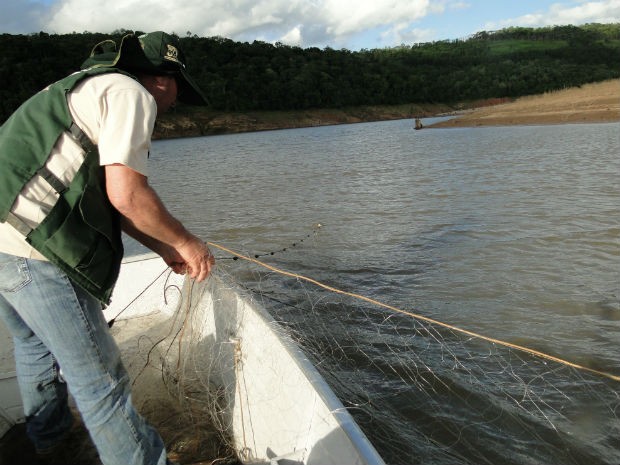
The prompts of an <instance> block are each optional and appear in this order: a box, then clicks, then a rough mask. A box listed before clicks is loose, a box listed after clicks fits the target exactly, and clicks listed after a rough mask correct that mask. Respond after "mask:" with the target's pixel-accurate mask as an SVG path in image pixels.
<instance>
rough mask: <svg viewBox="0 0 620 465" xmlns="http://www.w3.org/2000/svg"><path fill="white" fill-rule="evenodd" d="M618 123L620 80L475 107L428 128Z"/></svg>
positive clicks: (619, 113) (619, 119) (619, 115)
mask: <svg viewBox="0 0 620 465" xmlns="http://www.w3.org/2000/svg"><path fill="white" fill-rule="evenodd" d="M615 121H620V79H613V80H609V81H603V82H598V83H593V84H586V85H583V86H581V87H575V88H570V89H565V90H560V91H555V92H549V93H546V94H543V95H534V96H528V97H522V98H519V99H517V100H515V101H514V102H510V103H503V104H500V105H494V106H487V107H484V108H477V109H474V110H471V111H468V112H464V113H463V114H461V115H459V116H457V117H456V118H453V119H450V120H447V121H442V122H440V123H437V124H433V125H431V126H428V127H475V126H508V125H515V124H518V125H524V124H565V123H604V122H615Z"/></svg>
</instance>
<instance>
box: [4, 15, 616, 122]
mask: <svg viewBox="0 0 620 465" xmlns="http://www.w3.org/2000/svg"><path fill="white" fill-rule="evenodd" d="M124 33H126V31H124V30H119V31H116V32H115V33H114V34H99V33H89V32H85V33H81V34H77V33H75V34H63V35H55V34H47V33H44V32H41V33H38V34H30V35H11V34H2V35H0V49H1V50H2V51H3V53H2V56H1V57H0V81H1V82H2V88H1V89H0V122H3V121H4V120H5V119H6V118H7V117H8V116H9V115H10V114H11V113H12V112H13V111H14V110H15V108H17V106H18V105H20V104H21V103H22V102H23V101H24V100H26V99H27V98H28V97H30V96H31V95H33V94H34V93H35V92H37V91H38V90H40V89H42V88H43V87H45V86H46V85H47V84H49V83H50V82H53V81H55V80H57V79H60V78H62V77H64V76H65V75H67V74H68V73H70V72H72V71H75V70H76V69H78V67H79V65H80V64H81V63H82V61H83V60H84V59H85V58H86V57H87V56H88V54H89V52H90V50H91V48H92V46H93V45H94V44H95V43H97V42H99V41H101V40H103V39H106V38H110V37H112V38H115V39H117V40H120V38H121V37H122V36H123V34H124ZM180 40H181V42H182V44H183V47H184V49H185V51H186V54H187V55H188V61H189V71H190V73H191V74H192V75H193V76H194V77H195V79H196V80H197V81H198V83H199V85H200V86H201V87H202V88H203V89H204V91H205V93H206V94H207V96H208V98H209V101H210V104H211V108H210V110H211V111H218V112H247V111H259V110H260V111H273V110H286V111H291V110H305V109H313V108H314V109H316V108H321V109H341V108H345V107H352V106H363V105H402V104H418V105H423V104H450V105H454V104H455V103H456V102H462V101H472V100H481V99H490V98H515V97H520V96H523V95H531V94H539V93H543V92H548V91H552V90H557V89H563V88H568V87H574V86H579V85H582V84H585V83H590V82H598V81H603V80H607V79H612V78H617V77H620V60H619V59H618V57H620V24H588V25H585V26H580V27H576V26H555V27H547V28H508V29H502V30H500V31H483V32H479V33H477V34H475V35H474V36H472V37H470V38H468V39H464V40H451V41H438V42H431V43H420V44H413V45H401V46H399V47H393V48H383V49H373V50H361V51H356V52H353V51H349V50H344V49H343V50H334V49H331V48H325V49H318V48H307V49H302V48H300V47H293V46H287V45H283V44H280V43H276V44H275V45H273V44H269V43H265V42H260V41H254V42H253V43H247V42H234V41H232V40H230V39H226V38H222V37H198V36H196V35H193V34H191V32H188V33H187V35H186V36H185V37H181V38H180ZM179 111H181V112H182V111H183V110H182V109H181V110H179Z"/></svg>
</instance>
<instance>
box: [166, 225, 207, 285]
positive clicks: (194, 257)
mask: <svg viewBox="0 0 620 465" xmlns="http://www.w3.org/2000/svg"><path fill="white" fill-rule="evenodd" d="M176 252H178V255H179V257H180V258H181V260H182V262H175V261H173V262H172V263H174V266H172V265H170V264H169V266H170V267H171V268H172V269H173V270H174V271H175V272H177V273H178V271H177V269H179V266H180V267H181V269H183V271H186V272H187V273H188V274H189V276H190V278H193V279H195V280H196V281H199V282H200V281H203V280H204V279H206V278H207V276H209V274H210V273H211V269H212V268H213V266H214V265H215V257H214V256H213V254H212V253H211V251H210V250H209V247H207V244H205V243H204V242H203V241H201V240H200V239H198V238H197V237H195V236H193V237H192V238H191V239H190V240H188V241H186V242H185V243H183V244H182V245H181V246H179V247H177V248H176ZM164 259H165V258H164ZM166 263H167V262H166ZM175 267H176V269H175Z"/></svg>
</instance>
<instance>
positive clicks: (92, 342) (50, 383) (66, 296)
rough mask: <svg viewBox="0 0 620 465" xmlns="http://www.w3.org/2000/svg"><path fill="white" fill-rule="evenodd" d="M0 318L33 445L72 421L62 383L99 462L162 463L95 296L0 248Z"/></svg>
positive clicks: (40, 445)
mask: <svg viewBox="0 0 620 465" xmlns="http://www.w3.org/2000/svg"><path fill="white" fill-rule="evenodd" d="M0 318H2V320H3V321H4V323H5V324H6V326H7V328H8V329H9V331H10V332H11V334H12V336H13V342H14V347H15V362H16V371H17V379H18V383H19V388H20V392H21V395H22V401H23V404H24V413H25V415H26V425H27V426H26V430H27V432H28V435H29V437H30V439H31V440H32V441H33V443H34V445H35V447H36V448H37V450H40V449H46V448H49V447H51V446H53V445H55V444H56V443H58V441H59V440H60V438H61V437H62V436H63V434H64V433H65V432H66V431H67V430H68V429H69V428H70V427H71V425H72V423H73V418H72V416H71V412H70V410H69V406H68V404H67V397H68V395H67V386H68V388H69V391H70V392H71V395H72V396H73V398H74V399H75V402H76V404H77V407H78V409H79V411H80V413H81V415H82V419H83V421H84V424H85V425H86V427H87V428H88V431H89V433H90V435H91V437H92V439H93V442H94V444H95V446H96V447H97V450H98V452H99V457H100V459H101V461H102V462H103V463H104V464H105V465H138V464H140V465H164V464H165V463H166V451H165V447H164V444H163V441H162V439H161V437H160V436H159V434H158V433H157V431H155V429H153V428H152V427H151V426H149V425H148V424H147V423H146V422H145V420H144V419H143V418H142V416H140V415H139V414H138V413H137V412H136V410H135V409H134V407H133V404H132V402H131V392H130V380H129V377H128V375H127V372H126V370H125V368H124V366H123V364H122V362H121V358H120V351H119V349H118V347H117V345H116V343H115V341H114V339H113V338H112V336H111V335H110V333H109V331H108V325H107V323H106V321H105V319H104V317H103V313H102V311H101V304H100V303H99V302H98V301H97V300H96V299H94V298H93V297H91V296H90V295H88V294H87V293H86V292H85V291H83V290H82V289H80V288H79V287H78V286H77V285H74V284H72V282H71V281H70V280H69V279H68V278H67V276H66V275H65V274H64V273H63V272H62V271H60V270H59V269H58V268H57V267H56V266H54V265H52V264H51V263H49V262H45V261H39V260H30V259H25V258H21V257H15V256H12V255H6V254H3V253H0ZM59 366H60V367H62V377H61V376H60V375H59ZM63 377H64V380H66V384H65V381H64V380H63V379H61V378H63Z"/></svg>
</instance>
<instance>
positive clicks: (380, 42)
mask: <svg viewBox="0 0 620 465" xmlns="http://www.w3.org/2000/svg"><path fill="white" fill-rule="evenodd" d="M0 11H2V16H1V17H0V33H9V34H29V33H35V32H40V31H44V32H47V33H50V34H53V33H57V34H64V33H70V32H86V31H87V32H102V33H110V32H113V31H116V30H119V29H126V30H138V31H144V32H148V31H155V30H163V31H167V32H174V33H176V34H178V35H179V36H181V37H184V36H186V35H187V34H188V33H191V34H192V35H193V34H196V35H198V36H201V37H212V36H220V37H224V38H228V39H232V40H235V41H242V42H253V41H254V40H259V41H263V42H269V43H276V42H281V43H284V44H286V45H295V46H299V47H302V48H308V47H319V48H325V47H330V48H333V49H342V48H345V49H348V50H353V51H356V50H361V49H375V48H384V47H395V46H399V45H402V44H404V45H412V44H415V43H422V42H432V41H437V40H454V39H464V38H467V37H469V36H470V35H472V34H475V33H476V32H480V31H493V30H497V29H502V28H505V27H510V26H524V27H543V26H554V25H568V24H572V25H580V24H585V23H618V22H620V0H599V1H588V0H0Z"/></svg>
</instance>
